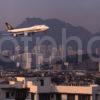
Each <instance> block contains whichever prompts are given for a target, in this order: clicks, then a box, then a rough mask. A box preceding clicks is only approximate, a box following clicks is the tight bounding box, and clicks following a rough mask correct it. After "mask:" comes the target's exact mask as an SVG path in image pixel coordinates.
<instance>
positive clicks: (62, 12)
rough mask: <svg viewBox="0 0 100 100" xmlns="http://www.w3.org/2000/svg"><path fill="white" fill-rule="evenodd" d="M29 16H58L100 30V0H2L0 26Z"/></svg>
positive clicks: (18, 22) (18, 21)
mask: <svg viewBox="0 0 100 100" xmlns="http://www.w3.org/2000/svg"><path fill="white" fill-rule="evenodd" d="M27 17H38V18H39V17H41V18H44V19H45V18H58V19H61V20H64V21H66V22H69V23H71V24H73V25H76V26H78V25H82V26H84V27H87V28H88V29H89V30H92V31H100V21H99V20H100V0H0V27H2V26H3V23H4V22H5V21H8V22H10V23H12V24H14V25H16V24H20V23H21V22H22V21H23V20H24V19H25V18H27Z"/></svg>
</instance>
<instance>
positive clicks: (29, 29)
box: [8, 25, 49, 34]
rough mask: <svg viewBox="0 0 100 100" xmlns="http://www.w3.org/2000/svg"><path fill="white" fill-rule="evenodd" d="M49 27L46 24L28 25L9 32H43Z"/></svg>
mask: <svg viewBox="0 0 100 100" xmlns="http://www.w3.org/2000/svg"><path fill="white" fill-rule="evenodd" d="M48 29H49V27H48V26H46V25H35V26H32V27H27V28H18V29H12V30H8V32H10V33H14V34H24V33H30V32H43V31H46V30H48Z"/></svg>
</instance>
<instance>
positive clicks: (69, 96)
mask: <svg viewBox="0 0 100 100" xmlns="http://www.w3.org/2000/svg"><path fill="white" fill-rule="evenodd" d="M67 100H75V95H74V94H68V95H67Z"/></svg>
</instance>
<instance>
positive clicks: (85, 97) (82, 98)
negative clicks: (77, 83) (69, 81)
mask: <svg viewBox="0 0 100 100" xmlns="http://www.w3.org/2000/svg"><path fill="white" fill-rule="evenodd" d="M78 98H79V100H90V96H89V95H79V96H78Z"/></svg>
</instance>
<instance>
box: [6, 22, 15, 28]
mask: <svg viewBox="0 0 100 100" xmlns="http://www.w3.org/2000/svg"><path fill="white" fill-rule="evenodd" d="M5 25H6V28H7V30H12V29H14V27H13V26H12V25H10V24H8V23H7V22H6V23H5Z"/></svg>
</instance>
